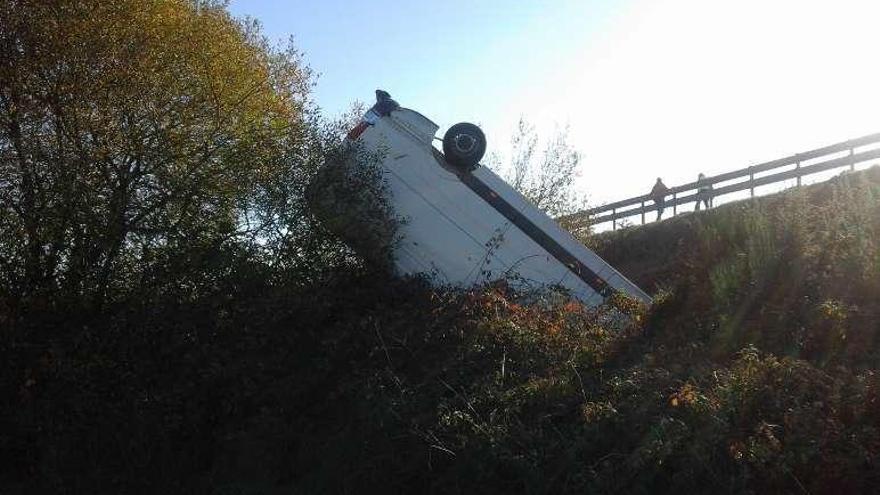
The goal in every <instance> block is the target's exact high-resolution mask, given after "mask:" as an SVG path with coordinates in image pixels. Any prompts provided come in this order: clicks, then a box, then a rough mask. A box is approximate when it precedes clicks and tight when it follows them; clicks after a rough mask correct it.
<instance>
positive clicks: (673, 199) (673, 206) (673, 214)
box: [672, 193, 678, 216]
mask: <svg viewBox="0 0 880 495" xmlns="http://www.w3.org/2000/svg"><path fill="white" fill-rule="evenodd" d="M675 198H676V196H675V193H672V216H675V215H677V214H678V208H677V207H678V205H677V204H675Z"/></svg>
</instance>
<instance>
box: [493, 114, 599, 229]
mask: <svg viewBox="0 0 880 495" xmlns="http://www.w3.org/2000/svg"><path fill="white" fill-rule="evenodd" d="M543 146H544V148H543V150H541V151H540V152H539V147H538V135H537V133H536V132H535V128H534V126H532V125H530V124H529V123H528V122H526V121H525V120H524V119H520V120H519V123H518V125H517V130H516V132H515V134H514V135H513V137H512V138H511V150H510V162H509V163H508V164H504V163H502V159H501V158H500V157H499V156H498V155H493V156H490V157H488V159H487V162H488V164H489V167H491V168H492V169H495V170H497V171H498V172H499V173H500V174H501V175H502V177H503V178H504V180H505V181H507V182H508V183H509V184H510V185H511V186H513V188H514V189H516V190H517V191H519V192H520V193H522V195H523V196H525V197H526V199H528V200H529V201H530V202H531V203H532V204H534V205H535V206H536V207H538V208H540V209H541V210H543V211H545V212H546V213H547V214H548V215H550V216H552V217H560V216H563V215H567V214H570V213H574V212H576V211H579V210H582V209H583V208H584V206H585V204H586V201H585V198H583V197H579V196H578V194H577V192H576V191H575V188H574V180H575V179H576V178H577V176H578V171H579V170H578V168H579V165H580V163H581V154H580V153H579V152H578V151H576V150H575V149H574V148H573V147H572V146H571V144H570V143H569V142H568V128H564V129H562V130H559V131H557V132H556V134H555V135H554V136H553V137H552V138H551V139H549V140H547V141H546V142H545V143H544V145H543Z"/></svg>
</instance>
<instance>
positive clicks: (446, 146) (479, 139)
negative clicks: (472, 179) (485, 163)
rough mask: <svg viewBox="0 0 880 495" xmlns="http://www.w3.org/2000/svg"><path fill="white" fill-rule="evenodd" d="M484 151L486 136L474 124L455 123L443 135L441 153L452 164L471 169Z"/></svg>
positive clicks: (478, 161)
mask: <svg viewBox="0 0 880 495" xmlns="http://www.w3.org/2000/svg"><path fill="white" fill-rule="evenodd" d="M485 153H486V136H485V134H483V131H481V130H480V128H479V127H477V126H475V125H474V124H469V123H467V122H462V123H460V124H455V125H454V126H452V127H450V128H449V130H448V131H446V134H445V135H444V136H443V154H444V155H446V161H447V162H449V163H451V164H452V165H455V166H457V167H461V168H465V169H468V170H471V169H473V168H476V166H477V164H478V163H480V160H481V159H482V158H483V155H484V154H485Z"/></svg>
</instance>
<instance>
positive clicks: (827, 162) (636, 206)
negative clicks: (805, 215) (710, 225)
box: [560, 133, 880, 229]
mask: <svg viewBox="0 0 880 495" xmlns="http://www.w3.org/2000/svg"><path fill="white" fill-rule="evenodd" d="M872 145H880V133H878V134H871V135H869V136H863V137H860V138H856V139H850V140H849V141H844V142H842V143H837V144H832V145H831V146H825V147H824V148H819V149H815V150H811V151H807V152H805V153H798V154H795V155H792V156H788V157H785V158H780V159H778V160H773V161H770V162H766V163H761V164H759V165H752V166H750V167H746V168H743V169H739V170H734V171H732V172H727V173H724V174H720V175H716V176H713V177H706V178H705V179H704V180H702V181H699V182H696V181H695V182H689V183H687V184H682V185H680V186H676V187H671V188H669V193H668V194H667V195H666V198H667V200H666V207H667V208H669V207H671V208H672V214H673V215H675V214H676V213H678V211H677V207H678V205H682V204H686V203H692V202H695V201H697V198H698V196H699V192H698V189H699V188H700V187H702V186H705V185H711V186H712V198H717V197H719V196H723V195H726V194H731V193H735V192H739V191H745V190H749V191H750V192H751V197H754V196H755V188H756V187H760V186H766V185H768V184H773V183H776V182H782V181H786V180H791V179H797V185H798V186H800V185H801V178H802V177H804V176H807V175H812V174H815V173H818V172H824V171H827V170H834V169H837V168H843V167H849V169H850V170H855V166H856V164H858V163H863V162H866V161H870V160H875V159H880V148H874V149H867V150H859V148H865V147H868V146H872ZM805 162H811V163H808V164H805ZM792 166H793V167H794V168H790V169H788V170H783V171H777V172H775V173H772V174H770V175H763V176H759V177H756V175H759V174H761V173H764V172H770V171H776V170H778V169H781V168H785V167H792ZM736 179H740V180H739V181H738V182H734V183H732V184H726V185H722V186H720V187H716V186H718V185H719V184H723V183H725V182H730V181H733V180H736ZM670 197H671V199H669V198H670ZM656 209H657V207H656V206H655V204H654V200H653V199H652V198H651V195H650V194H645V195H643V196H636V197H634V198H629V199H625V200H622V201H616V202H614V203H609V204H606V205H602V206H597V207H595V208H590V209H588V210H585V211H581V212H578V213H574V214H572V215H569V216H567V217H565V218H563V219H560V220H564V221H565V222H567V223H569V224H570V225H573V226H575V227H586V226H589V225H598V224H601V223H607V222H612V228H614V229H616V228H617V221H618V220H620V219H623V218H629V217H634V216H637V215H640V216H641V220H642V224H644V223H645V213H648V212H651V211H654V210H656Z"/></svg>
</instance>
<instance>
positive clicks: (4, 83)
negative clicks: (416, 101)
mask: <svg viewBox="0 0 880 495" xmlns="http://www.w3.org/2000/svg"><path fill="white" fill-rule="evenodd" d="M0 59H2V60H3V63H2V64H0V297H4V298H6V299H8V300H9V301H11V302H12V303H13V304H15V303H16V301H21V300H23V299H28V298H34V297H40V296H46V297H48V296H50V295H63V296H69V297H72V298H74V299H82V298H85V300H88V301H91V302H93V303H96V304H99V305H100V304H101V303H102V301H104V300H105V299H106V298H107V297H108V294H111V293H113V292H114V291H123V290H135V289H138V288H140V289H143V288H144V287H145V286H148V285H152V286H155V285H157V284H159V282H157V280H158V279H157V277H156V275H157V274H160V273H165V274H169V275H170V274H174V273H176V272H178V271H186V270H190V269H191V268H192V266H193V264H196V265H198V264H204V263H207V262H208V261H209V258H211V257H212V256H216V254H217V253H218V252H219V250H222V249H224V248H225V247H228V246H230V245H231V243H235V242H239V244H237V245H236V246H237V247H236V249H242V248H244V249H245V250H252V251H255V250H261V249H263V248H265V247H267V246H274V247H276V248H277V247H278V246H279V245H280V244H283V242H284V240H285V239H289V238H290V236H291V235H296V234H297V231H296V229H297V223H298V222H299V221H300V220H301V218H300V217H302V216H303V215H304V213H303V209H302V208H296V207H292V206H301V202H300V203H297V204H296V205H291V201H293V200H292V199H291V197H292V195H294V193H295V192H296V191H295V190H296V188H297V187H299V188H300V189H301V187H304V186H302V183H304V181H305V179H306V176H307V175H308V170H309V168H310V167H311V168H314V167H315V166H316V163H317V159H316V158H315V156H316V153H320V152H321V151H323V150H322V146H323V145H320V144H316V143H320V142H321V139H322V132H329V131H326V130H324V131H322V130H321V129H318V126H317V124H318V117H317V116H316V114H315V112H314V110H313V109H312V107H311V105H310V103H309V99H308V95H309V90H310V87H311V84H312V83H311V80H312V77H311V73H310V71H309V69H308V68H307V67H306V66H304V64H303V63H302V61H301V60H300V58H299V56H298V54H297V52H296V51H295V49H293V48H292V47H289V48H287V49H283V50H282V49H275V48H273V47H271V46H270V45H269V44H268V43H267V41H266V40H265V38H264V37H263V36H262V35H261V34H260V30H259V26H258V24H257V23H256V22H254V21H240V20H236V19H234V18H232V17H231V16H230V15H229V13H228V12H227V11H226V10H225V2H219V1H207V2H206V1H201V2H192V1H187V0H119V1H114V2H106V1H100V0H54V1H48V2H47V1H42V0H0ZM290 215H298V216H299V217H298V218H291V217H290ZM300 223H301V222H300ZM300 229H301V227H300ZM276 252H277V250H276ZM212 253H213V254H212ZM203 275H204V274H197V276H193V281H201V282H199V283H202V282H203V279H204V277H203ZM175 283H177V284H180V283H185V282H181V281H180V280H178V281H177V282H175ZM194 283H195V282H194ZM153 288H154V289H155V288H156V287H153Z"/></svg>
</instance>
